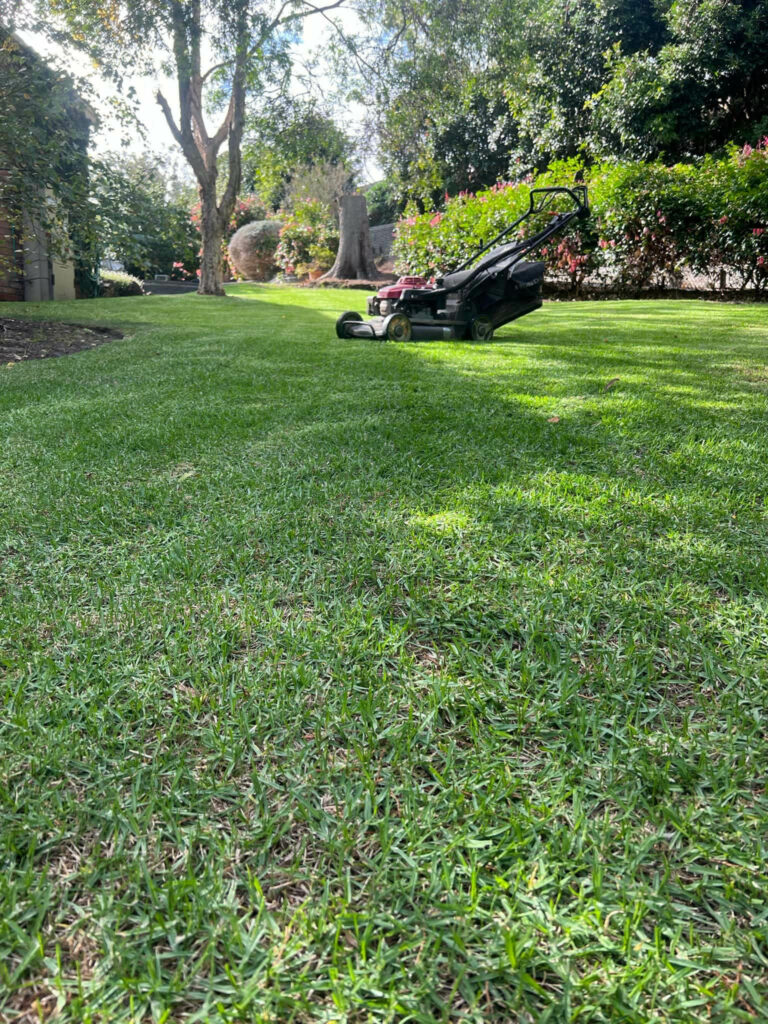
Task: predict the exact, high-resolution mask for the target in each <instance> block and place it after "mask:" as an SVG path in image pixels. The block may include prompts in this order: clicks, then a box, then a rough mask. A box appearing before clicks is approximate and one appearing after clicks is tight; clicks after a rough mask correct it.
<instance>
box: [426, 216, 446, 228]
mask: <svg viewBox="0 0 768 1024" xmlns="http://www.w3.org/2000/svg"><path fill="white" fill-rule="evenodd" d="M442 219H443V215H442V213H436V214H435V216H434V217H433V218H432V220H431V221H430V222H429V226H430V227H431V228H436V227H437V225H438V224H439V223H440V221H441V220H442Z"/></svg>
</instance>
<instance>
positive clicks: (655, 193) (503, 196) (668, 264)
mask: <svg viewBox="0 0 768 1024" xmlns="http://www.w3.org/2000/svg"><path fill="white" fill-rule="evenodd" d="M767 147H768V140H766V141H765V142H764V143H761V144H759V145H757V146H754V147H752V146H744V147H742V148H737V147H732V148H731V150H730V151H729V153H728V155H727V156H726V157H723V158H721V159H715V158H714V157H707V158H705V159H703V160H701V161H698V162H696V163H690V164H676V165H674V166H672V167H667V166H665V165H664V164H661V163H658V162H653V163H645V162H631V163H624V164H612V163H605V164H599V165H596V166H594V167H592V168H586V167H585V166H584V165H583V164H582V163H581V162H580V161H579V160H578V159H575V158H574V159H572V160H570V161H564V162H559V163H554V164H552V165H551V166H550V167H549V169H548V170H547V172H546V173H545V174H542V175H538V176H537V177H536V178H535V179H534V178H531V179H529V180H528V181H526V182H523V183H517V184H515V183H511V182H506V183H505V182H502V183H500V184H497V185H495V186H494V187H493V188H491V189H486V190H483V191H481V192H478V193H477V194H476V195H474V194H468V193H463V194H460V195H458V196H455V197H453V198H450V197H446V201H445V204H444V207H443V209H442V210H439V211H432V212H430V213H426V214H422V215H418V214H416V213H415V212H411V214H410V215H409V216H408V217H406V218H405V219H403V220H402V221H400V222H399V224H398V225H397V229H396V235H395V244H394V250H393V251H394V255H395V260H396V265H397V267H398V269H400V270H401V271H405V270H408V271H410V272H412V273H419V274H423V275H427V276H429V275H431V274H435V273H441V272H444V271H446V270H448V269H451V268H453V267H455V266H457V265H458V264H459V263H461V262H463V261H464V260H465V259H467V258H468V257H469V256H470V255H471V254H472V253H473V252H474V251H476V250H477V249H478V248H479V247H480V246H481V245H485V244H486V243H487V242H489V241H490V240H491V239H492V238H493V237H494V236H495V235H497V234H498V233H499V232H500V231H501V230H502V228H504V227H505V226H506V225H508V224H509V223H510V222H511V221H513V220H514V219H515V218H516V217H517V216H519V215H520V213H521V212H522V210H523V209H525V208H526V206H527V203H528V195H529V192H530V188H531V187H533V186H537V185H538V186H541V185H555V184H568V183H569V182H572V181H574V180H584V181H585V182H586V183H587V185H588V188H589V194H590V204H591V208H592V217H591V218H590V220H589V221H588V222H587V223H586V224H584V223H582V222H577V223H575V224H574V225H573V230H572V231H570V232H569V233H568V234H567V235H565V236H559V237H558V238H557V239H553V241H552V242H549V243H547V244H546V245H545V246H544V247H543V248H542V249H541V250H540V256H541V258H543V259H544V260H546V262H547V263H548V266H549V268H550V270H551V271H554V272H555V273H556V274H560V275H564V276H565V277H566V278H567V279H568V280H569V282H570V284H571V286H572V287H573V288H574V289H578V288H579V287H581V285H582V284H583V283H584V280H585V278H586V277H587V276H588V275H589V274H590V273H593V272H594V271H596V270H598V269H600V268H604V269H605V270H606V272H607V273H608V274H609V275H610V277H611V278H612V279H613V280H615V281H617V282H618V283H619V284H620V285H624V286H628V287H631V288H646V287H650V286H653V285H663V284H665V283H666V284H670V283H672V284H674V283H675V282H678V281H679V279H680V275H681V272H682V269H683V267H684V266H685V267H689V268H690V269H691V270H693V271H696V272H698V273H704V274H710V276H711V277H712V278H713V286H716V284H717V280H718V273H717V272H718V271H719V270H720V269H721V268H722V269H724V270H725V271H726V272H727V274H728V275H730V277H731V279H732V280H734V281H735V282H736V283H737V284H738V285H739V286H741V287H746V286H747V285H751V286H752V287H754V288H756V289H757V290H762V289H763V288H765V287H766V284H768V280H766V270H767V269H768V148H767Z"/></svg>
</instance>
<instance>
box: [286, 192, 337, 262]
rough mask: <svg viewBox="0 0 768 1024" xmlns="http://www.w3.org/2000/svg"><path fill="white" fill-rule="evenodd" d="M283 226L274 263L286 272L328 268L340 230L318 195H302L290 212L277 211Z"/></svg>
mask: <svg viewBox="0 0 768 1024" xmlns="http://www.w3.org/2000/svg"><path fill="white" fill-rule="evenodd" d="M279 216H280V217H281V218H282V219H283V227H282V229H281V231H280V242H279V244H278V246H277V251H276V252H275V263H276V264H277V265H278V266H279V267H281V268H282V270H283V271H285V273H286V274H294V273H296V274H298V275H299V276H303V275H304V274H306V273H308V272H309V270H310V269H312V270H328V269H329V268H330V267H331V266H332V265H333V261H334V259H335V256H336V252H337V251H338V248H339V232H338V228H337V227H336V226H335V224H334V222H333V217H332V215H331V211H330V208H329V207H328V206H327V205H326V204H325V203H322V202H321V201H320V200H319V199H301V200H298V201H297V202H296V203H295V204H294V207H293V210H292V212H291V213H280V214H279Z"/></svg>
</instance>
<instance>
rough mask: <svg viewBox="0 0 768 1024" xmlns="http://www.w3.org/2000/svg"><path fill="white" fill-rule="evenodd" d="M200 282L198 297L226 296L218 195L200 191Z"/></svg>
mask: <svg viewBox="0 0 768 1024" xmlns="http://www.w3.org/2000/svg"><path fill="white" fill-rule="evenodd" d="M200 235H201V237H202V243H203V244H202V248H201V251H200V280H199V282H198V286H197V293H198V295H224V288H223V286H222V277H223V275H222V268H221V240H222V238H223V232H222V230H221V219H220V217H219V211H218V210H217V208H216V193H215V192H214V194H213V197H211V196H207V195H206V194H205V193H204V192H203V189H200Z"/></svg>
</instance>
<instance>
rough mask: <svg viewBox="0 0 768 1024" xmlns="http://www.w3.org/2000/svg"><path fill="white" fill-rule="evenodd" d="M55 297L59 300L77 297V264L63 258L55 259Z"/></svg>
mask: <svg viewBox="0 0 768 1024" xmlns="http://www.w3.org/2000/svg"><path fill="white" fill-rule="evenodd" d="M53 297H54V299H56V301H57V302H62V301H66V300H67V299H76V298H77V295H76V294H75V265H74V263H64V262H62V261H61V260H54V261H53Z"/></svg>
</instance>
